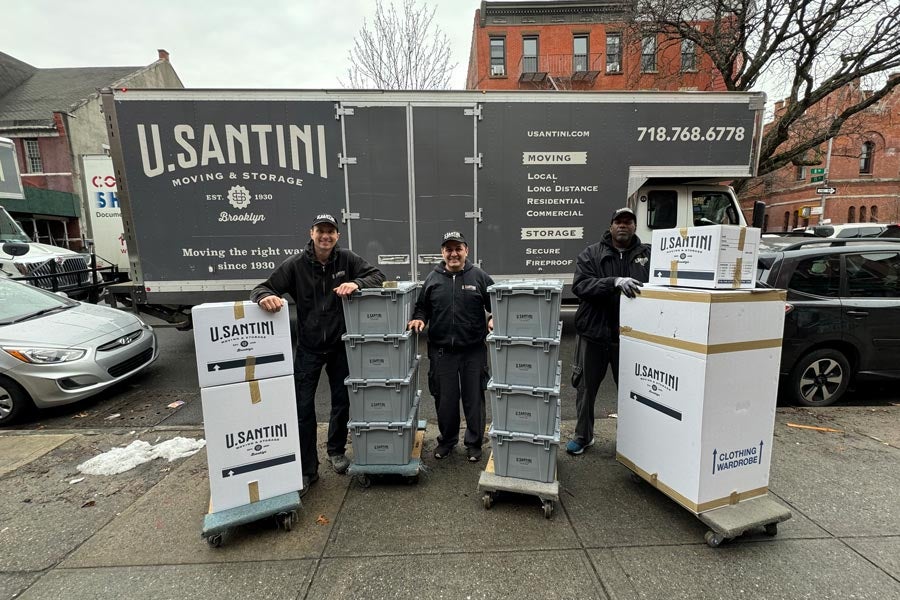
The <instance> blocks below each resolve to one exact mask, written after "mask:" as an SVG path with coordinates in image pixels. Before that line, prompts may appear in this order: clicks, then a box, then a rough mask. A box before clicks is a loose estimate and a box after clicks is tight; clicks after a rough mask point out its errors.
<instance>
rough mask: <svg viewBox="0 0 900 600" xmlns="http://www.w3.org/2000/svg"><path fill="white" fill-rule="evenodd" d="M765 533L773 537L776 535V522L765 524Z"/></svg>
mask: <svg viewBox="0 0 900 600" xmlns="http://www.w3.org/2000/svg"><path fill="white" fill-rule="evenodd" d="M766 535H768V536H769V537H775V536H776V535H778V523H769V524H768V525H766Z"/></svg>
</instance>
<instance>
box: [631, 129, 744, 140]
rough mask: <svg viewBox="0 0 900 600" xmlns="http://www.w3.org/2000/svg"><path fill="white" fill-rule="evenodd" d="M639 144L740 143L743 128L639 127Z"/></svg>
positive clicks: (742, 136) (742, 137)
mask: <svg viewBox="0 0 900 600" xmlns="http://www.w3.org/2000/svg"><path fill="white" fill-rule="evenodd" d="M637 134H638V137H637V141H639V142H730V141H735V142H740V141H743V139H744V128H743V127H710V128H709V129H707V130H706V131H704V130H703V129H702V128H701V127H638V128H637Z"/></svg>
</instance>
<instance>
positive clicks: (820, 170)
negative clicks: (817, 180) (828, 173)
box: [809, 167, 825, 175]
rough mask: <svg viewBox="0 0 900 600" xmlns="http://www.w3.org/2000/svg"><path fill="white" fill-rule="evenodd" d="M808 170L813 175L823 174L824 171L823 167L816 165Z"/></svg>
mask: <svg viewBox="0 0 900 600" xmlns="http://www.w3.org/2000/svg"><path fill="white" fill-rule="evenodd" d="M809 172H810V173H812V174H813V175H823V174H824V173H825V169H822V168H818V167H817V168H815V169H810V170H809Z"/></svg>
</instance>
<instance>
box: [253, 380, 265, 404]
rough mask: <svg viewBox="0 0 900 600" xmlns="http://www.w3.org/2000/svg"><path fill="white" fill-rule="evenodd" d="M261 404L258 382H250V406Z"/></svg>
mask: <svg viewBox="0 0 900 600" xmlns="http://www.w3.org/2000/svg"><path fill="white" fill-rule="evenodd" d="M260 402H262V396H261V395H260V393H259V382H258V381H251V382H250V404H259V403H260Z"/></svg>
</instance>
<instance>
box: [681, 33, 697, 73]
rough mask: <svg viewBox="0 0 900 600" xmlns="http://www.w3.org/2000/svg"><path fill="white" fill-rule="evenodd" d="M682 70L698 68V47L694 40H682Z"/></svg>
mask: <svg viewBox="0 0 900 600" xmlns="http://www.w3.org/2000/svg"><path fill="white" fill-rule="evenodd" d="M681 70H682V71H696V70H697V47H696V45H695V44H694V40H688V39H683V40H681Z"/></svg>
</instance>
